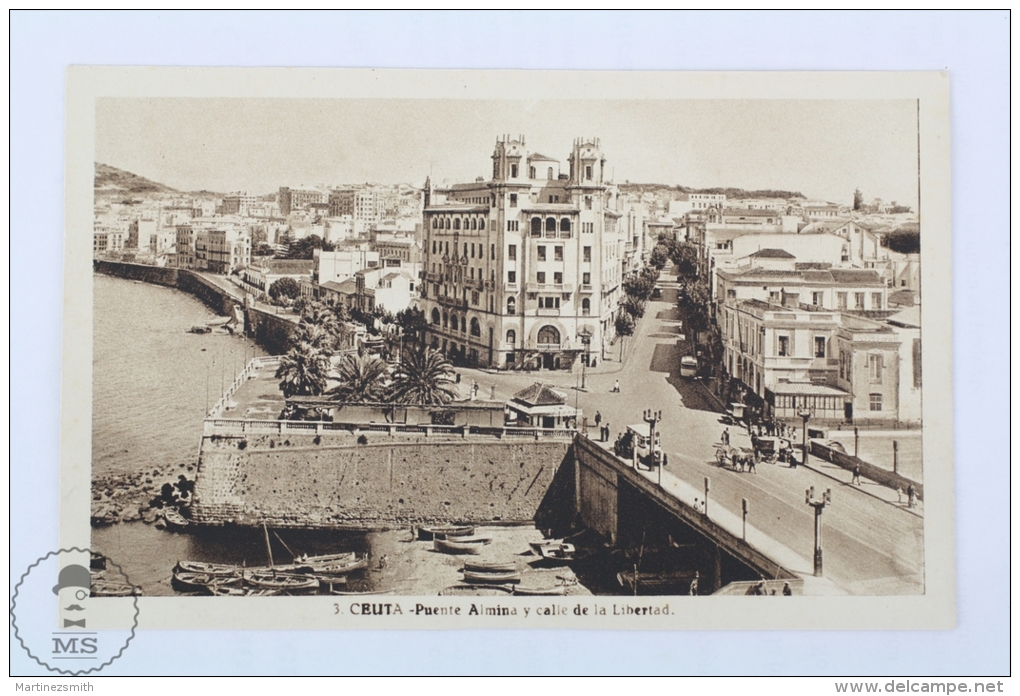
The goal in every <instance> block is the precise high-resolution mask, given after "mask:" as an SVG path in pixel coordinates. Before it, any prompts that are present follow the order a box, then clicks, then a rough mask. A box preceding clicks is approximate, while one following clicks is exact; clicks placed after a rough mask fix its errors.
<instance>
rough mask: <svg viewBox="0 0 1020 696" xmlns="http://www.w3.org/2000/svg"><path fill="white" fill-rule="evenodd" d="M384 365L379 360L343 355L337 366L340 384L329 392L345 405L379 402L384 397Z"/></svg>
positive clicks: (386, 372) (385, 374)
mask: <svg viewBox="0 0 1020 696" xmlns="http://www.w3.org/2000/svg"><path fill="white" fill-rule="evenodd" d="M388 376H389V373H388V371H387V367H386V363H385V362H383V361H382V360H380V359H379V358H373V357H370V356H367V355H366V356H360V355H345V356H344V357H343V359H341V361H340V364H339V365H338V366H337V379H338V380H339V381H340V384H338V385H337V386H335V387H333V389H331V390H330V393H331V394H335V395H337V396H339V397H340V401H341V402H342V403H345V404H361V403H370V402H378V401H381V400H382V399H383V398H384V397H385V396H386V378H387V377H388Z"/></svg>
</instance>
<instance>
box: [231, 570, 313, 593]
mask: <svg viewBox="0 0 1020 696" xmlns="http://www.w3.org/2000/svg"><path fill="white" fill-rule="evenodd" d="M244 581H245V583H247V584H248V585H250V586H251V587H255V588H258V589H260V590H278V591H280V592H314V591H315V590H317V589H319V581H318V580H317V579H316V578H314V577H312V576H310V575H297V574H294V573H280V572H277V571H275V570H254V571H248V572H246V573H244Z"/></svg>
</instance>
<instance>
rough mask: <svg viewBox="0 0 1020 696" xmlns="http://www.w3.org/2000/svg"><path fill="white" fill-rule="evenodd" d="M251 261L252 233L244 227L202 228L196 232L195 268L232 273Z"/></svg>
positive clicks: (224, 273)
mask: <svg viewBox="0 0 1020 696" xmlns="http://www.w3.org/2000/svg"><path fill="white" fill-rule="evenodd" d="M250 263H251V235H249V234H248V232H247V230H242V229H237V228H234V229H201V230H198V232H197V233H196V234H195V266H194V267H195V268H197V269H198V270H202V271H210V272H211V273H220V274H223V275H227V274H230V273H232V272H234V271H237V270H240V269H242V268H244V267H245V266H247V265H248V264H250Z"/></svg>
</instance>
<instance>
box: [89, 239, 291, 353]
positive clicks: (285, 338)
mask: <svg viewBox="0 0 1020 696" xmlns="http://www.w3.org/2000/svg"><path fill="white" fill-rule="evenodd" d="M92 268H93V270H94V271H95V272H96V273H102V274H104V275H110V276H116V277H117V278H126V279H128V280H140V281H142V282H144V283H152V284H153V285H163V286H166V287H171V288H177V289H178V290H182V291H183V292H186V293H189V294H191V295H194V296H195V297H197V298H198V299H199V300H201V301H202V302H203V303H204V304H205V305H206V306H207V307H209V308H210V309H212V310H213V311H214V312H216V313H217V314H219V315H221V316H229V315H230V313H231V312H232V311H233V308H234V307H235V306H238V305H241V304H242V302H241V300H239V299H238V298H236V297H234V296H233V295H231V294H230V293H229V292H228V291H227V290H225V289H224V288H221V287H220V286H218V285H216V284H215V283H213V282H211V281H209V280H208V279H206V278H204V277H202V275H201V274H198V273H195V272H194V271H189V270H187V269H184V268H163V267H160V266H148V265H145V264H140V263H123V262H121V261H103V260H101V259H94V260H93V261H92ZM245 316H246V322H245V335H247V336H249V337H251V338H252V340H254V341H255V342H256V343H257V344H259V345H260V346H262V348H264V349H265V350H266V351H267V352H269V353H270V354H272V355H282V354H283V353H286V352H287V351H288V350H290V337H291V334H292V333H293V332H294V329H295V328H296V326H297V325H296V324H295V322H293V321H291V320H289V319H286V318H284V317H280V316H276V315H275V314H270V313H269V312H265V311H263V310H261V309H257V308H249V309H248V310H247V311H246V313H245Z"/></svg>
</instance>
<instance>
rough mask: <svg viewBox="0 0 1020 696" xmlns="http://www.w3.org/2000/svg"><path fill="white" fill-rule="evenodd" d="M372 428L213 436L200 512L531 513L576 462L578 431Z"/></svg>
mask: <svg viewBox="0 0 1020 696" xmlns="http://www.w3.org/2000/svg"><path fill="white" fill-rule="evenodd" d="M369 437H370V441H369V443H368V444H361V445H359V444H357V440H356V438H357V436H356V435H355V434H353V433H337V434H330V435H328V436H319V437H317V436H315V435H311V434H309V435H297V434H287V435H257V436H251V435H249V436H247V437H241V436H238V437H224V436H215V435H213V436H206V437H205V438H204V439H203V441H202V451H201V457H200V461H199V467H198V477H197V481H196V489H195V502H194V504H193V505H192V518H193V519H194V520H195V521H196V522H198V523H199V524H207V525H216V524H231V523H232V524H241V525H259V524H262V523H263V522H266V523H268V524H270V525H273V526H293V527H309V528H329V527H366V528H372V527H392V526H400V525H410V524H423V523H430V522H447V521H466V522H478V523H481V522H503V523H512V522H530V521H532V520H534V519H535V517H536V513H538V512H539V510H540V509H544V507H543V502H544V501H546V498H547V495H550V493H549V491H550V489H551V488H555V487H553V480H554V478H556V475H557V473H558V472H559V470H560V469H561V468H562V467H564V466H567V467H570V466H572V461H573V460H572V458H571V455H570V447H571V442H570V440H557V441H524V442H503V441H498V440H495V439H489V438H474V437H472V438H462V439H459V440H445V441H439V442H435V441H427V442H426V441H422V439H419V438H412V439H401V438H390V437H387V436H383V435H377V434H371V435H369ZM571 476H572V474H571ZM560 478H562V476H561V477H560ZM554 494H556V493H555V491H554ZM556 495H558V494H556ZM548 505H549V503H548V501H546V505H545V508H547V507H548Z"/></svg>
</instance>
